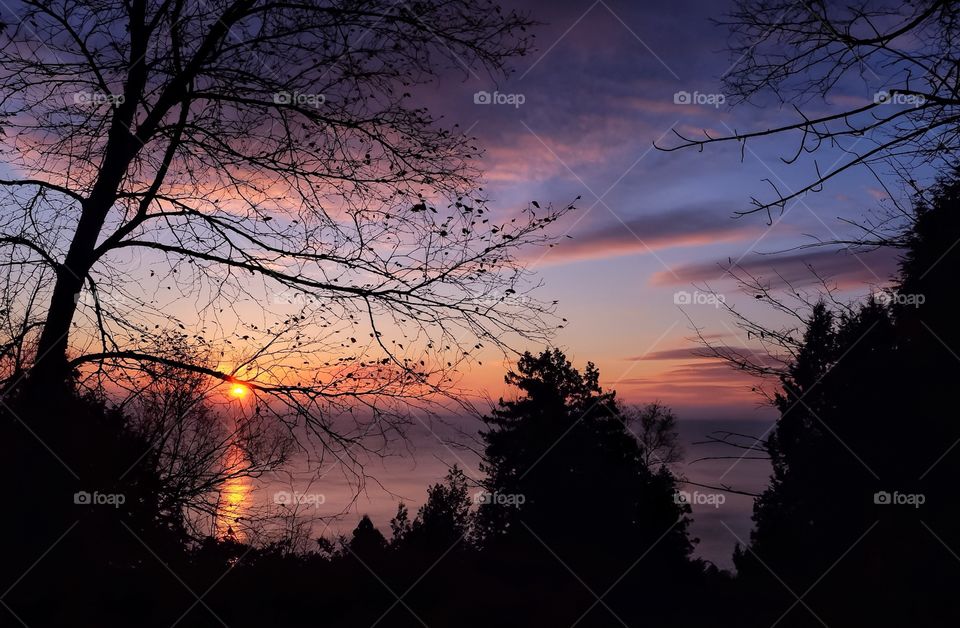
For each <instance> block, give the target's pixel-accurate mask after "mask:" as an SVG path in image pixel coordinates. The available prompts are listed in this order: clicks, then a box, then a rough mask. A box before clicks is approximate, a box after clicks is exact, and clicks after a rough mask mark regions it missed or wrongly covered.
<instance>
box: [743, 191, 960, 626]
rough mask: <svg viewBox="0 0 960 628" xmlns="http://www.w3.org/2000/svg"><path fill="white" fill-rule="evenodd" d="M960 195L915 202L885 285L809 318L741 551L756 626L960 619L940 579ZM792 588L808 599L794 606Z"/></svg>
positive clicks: (948, 557)
mask: <svg viewBox="0 0 960 628" xmlns="http://www.w3.org/2000/svg"><path fill="white" fill-rule="evenodd" d="M958 192H960V183H958V182H957V180H956V179H947V180H944V181H942V182H941V183H940V184H938V186H937V187H936V189H935V190H934V193H933V199H934V200H933V202H932V204H929V205H928V204H927V203H925V202H923V201H918V204H917V207H916V210H915V211H916V215H915V222H914V224H913V227H912V228H911V229H910V230H909V231H908V232H907V234H906V237H905V238H904V240H905V242H907V249H906V251H905V254H904V256H903V259H902V262H901V267H900V277H899V280H898V281H897V283H896V286H895V289H894V290H893V291H891V292H888V293H878V294H877V295H874V296H873V297H871V298H870V299H869V300H868V301H867V302H866V303H864V304H860V305H855V306H853V307H850V308H848V309H845V310H839V311H835V310H834V309H832V308H830V307H828V305H827V303H825V302H820V303H818V304H816V305H815V306H814V308H813V310H812V312H811V313H810V317H809V320H808V323H807V325H806V330H805V333H804V336H803V339H802V342H801V343H800V348H799V351H798V352H797V354H796V359H795V360H793V362H792V363H791V364H790V366H789V368H788V369H787V372H786V373H785V374H784V375H783V376H782V377H781V384H782V387H781V391H780V392H779V393H778V394H777V396H776V405H777V408H778V410H779V411H780V418H779V420H778V422H777V425H776V429H775V430H774V432H773V434H772V435H771V437H770V438H769V439H768V441H767V443H766V450H767V451H768V453H769V454H770V458H771V462H772V465H773V477H772V479H771V484H770V487H769V488H768V489H767V490H766V491H765V492H764V493H763V495H762V496H761V497H760V498H759V499H758V500H757V502H756V505H755V510H754V521H755V524H756V527H755V530H754V531H753V533H752V535H751V541H750V544H749V547H747V548H741V549H740V550H739V551H738V554H737V556H736V563H737V567H738V570H739V571H740V573H741V577H742V578H743V579H744V582H745V583H746V584H747V585H749V586H752V587H756V588H753V589H750V593H749V594H750V595H751V596H756V597H757V598H758V599H762V600H765V603H764V612H763V613H759V614H758V616H757V621H758V624H757V625H759V624H760V623H763V622H768V623H769V622H770V621H775V620H777V618H778V617H779V618H780V619H782V620H783V621H784V625H791V626H792V625H797V626H801V625H809V623H810V621H816V620H815V619H814V617H815V616H816V617H820V618H821V621H825V622H827V623H828V624H834V623H838V624H845V623H849V622H864V621H866V622H868V623H871V624H878V625H894V624H897V623H900V622H906V621H911V619H910V618H911V617H915V616H916V613H918V612H920V611H919V609H921V608H922V609H923V610H922V612H923V614H924V615H925V616H928V617H939V618H941V619H943V620H944V621H947V620H948V618H952V619H953V620H954V621H955V620H956V618H957V617H958V610H957V606H956V604H954V603H953V602H952V601H951V600H950V594H949V592H948V590H947V589H948V587H946V586H945V582H948V581H949V580H950V578H951V577H952V575H951V574H953V575H955V572H956V568H957V565H956V561H955V557H954V556H953V555H952V552H954V551H955V550H953V549H951V548H954V547H957V543H958V542H960V538H958V536H957V534H956V530H957V529H958V525H960V507H958V506H957V503H958V499H957V498H958V490H957V487H956V477H957V473H958V471H960V455H958V454H957V453H956V452H955V448H954V446H953V445H954V444H955V443H957V442H960V424H958V423H957V421H956V417H955V413H953V412H951V411H950V408H951V407H952V403H953V401H952V397H953V395H952V390H951V384H950V382H953V381H955V379H956V377H957V375H958V374H960V363H958V360H957V356H956V355H955V354H954V351H953V350H952V349H951V347H954V346H957V345H956V342H957V340H958V339H960V332H958V330H957V328H956V317H955V314H956V311H957V306H958V297H957V294H956V290H955V289H954V287H953V285H952V284H953V283H955V282H954V281H953V278H954V277H956V276H957V273H958V272H960V254H958V253H957V252H956V250H955V247H954V245H955V243H956V242H957V240H958V239H960V220H958V219H957V212H958V210H960V206H958V198H960V196H958ZM786 587H789V588H790V589H792V590H793V591H798V592H801V593H802V592H804V591H809V595H808V596H806V597H805V598H804V603H803V604H802V605H800V604H795V603H794V602H795V598H794V597H793V595H791V594H790V593H789V592H787V591H786ZM878 596H879V597H880V598H881V599H883V600H884V603H883V604H881V605H877V604H875V603H871V600H873V601H875V600H876V599H878Z"/></svg>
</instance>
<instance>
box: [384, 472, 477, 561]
mask: <svg viewBox="0 0 960 628" xmlns="http://www.w3.org/2000/svg"><path fill="white" fill-rule="evenodd" d="M470 506H471V501H470V495H469V493H468V492H467V478H466V476H465V475H464V474H463V471H462V470H461V469H460V468H459V467H457V466H456V465H454V467H453V468H452V469H450V471H449V472H448V473H447V476H446V478H444V481H443V482H441V483H437V484H434V485H432V486H431V487H429V488H428V489H427V501H426V502H425V503H424V504H423V506H421V507H420V510H419V511H417V518H416V519H414V521H413V524H412V525H411V526H410V531H409V534H408V535H407V537H406V538H407V542H408V543H410V544H412V545H413V546H414V547H416V548H417V549H418V550H419V551H425V552H430V553H438V552H439V553H443V552H446V551H448V550H451V549H453V548H454V547H455V546H457V545H460V544H461V543H463V544H464V546H466V545H469V543H470V539H469V538H468V537H469V535H470V530H471V518H472V517H471V512H470ZM398 514H399V513H398Z"/></svg>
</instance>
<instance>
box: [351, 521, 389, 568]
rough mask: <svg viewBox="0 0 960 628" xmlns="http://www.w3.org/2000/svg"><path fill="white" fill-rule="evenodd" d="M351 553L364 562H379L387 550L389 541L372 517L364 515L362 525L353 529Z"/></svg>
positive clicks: (359, 524)
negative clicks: (374, 523)
mask: <svg viewBox="0 0 960 628" xmlns="http://www.w3.org/2000/svg"><path fill="white" fill-rule="evenodd" d="M349 546H350V553H351V554H353V555H355V556H356V557H358V558H359V559H360V560H362V561H364V562H369V561H378V560H380V559H381V558H382V557H383V554H384V551H385V550H386V549H387V539H386V537H384V536H383V533H382V532H380V530H378V529H377V527H376V526H375V525H373V521H371V520H370V517H369V516H367V515H364V516H363V517H362V518H361V519H360V523H358V524H357V527H356V528H354V529H353V536H352V537H351V538H350V543H349Z"/></svg>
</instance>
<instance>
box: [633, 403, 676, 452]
mask: <svg viewBox="0 0 960 628" xmlns="http://www.w3.org/2000/svg"><path fill="white" fill-rule="evenodd" d="M624 415H625V419H626V422H627V426H628V427H629V429H630V431H631V432H632V433H633V434H634V435H635V436H636V437H637V440H638V441H639V442H640V448H641V450H642V451H643V464H644V465H646V466H647V468H648V469H655V468H658V467H659V466H660V465H669V464H674V463H676V462H680V461H681V460H683V447H682V445H681V444H680V435H679V434H678V433H677V416H676V415H675V414H674V413H673V410H671V409H670V408H668V407H667V406H665V405H663V404H662V403H660V402H659V401H654V402H652V403H648V404H646V405H644V406H639V407H638V406H631V407H628V408H626V409H625V410H624Z"/></svg>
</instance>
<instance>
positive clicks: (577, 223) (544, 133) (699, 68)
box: [327, 0, 896, 566]
mask: <svg viewBox="0 0 960 628" xmlns="http://www.w3.org/2000/svg"><path fill="white" fill-rule="evenodd" d="M522 4H526V5H528V7H527V8H528V9H529V11H530V12H531V14H532V15H533V16H534V17H535V18H536V19H539V20H540V21H541V22H544V24H543V25H542V26H541V27H540V28H539V29H538V30H537V31H536V35H537V42H538V50H537V51H536V52H535V53H534V54H533V55H531V56H529V57H527V58H526V59H525V60H521V62H520V63H519V64H517V65H516V66H515V67H516V72H515V73H514V74H513V75H512V76H511V77H510V78H509V79H507V80H506V81H499V82H498V81H494V80H492V79H491V78H490V77H488V76H482V75H477V74H475V73H474V72H472V71H468V70H463V71H462V72H460V73H457V72H453V73H451V74H450V75H449V76H448V77H447V78H446V80H444V81H442V82H440V83H439V84H437V85H434V86H432V87H430V88H427V89H424V90H421V91H420V92H418V93H417V94H416V96H417V98H419V99H420V100H421V101H422V102H423V103H424V104H425V105H426V106H428V107H429V108H430V109H431V111H432V112H434V113H436V114H442V115H443V116H444V118H443V122H445V123H447V124H449V125H452V124H458V125H459V126H460V127H461V128H464V129H468V130H469V132H470V133H471V134H473V135H475V136H476V137H477V138H478V139H479V141H480V144H481V145H482V146H483V147H484V148H485V149H486V154H485V158H484V162H483V169H484V171H485V181H486V185H485V190H486V192H487V193H488V195H489V196H490V197H491V207H492V208H493V209H494V211H501V212H511V211H515V210H516V209H517V208H518V207H522V206H525V205H526V204H527V203H528V202H529V201H531V200H537V201H538V202H539V203H541V204H546V203H553V204H555V205H562V204H566V203H569V202H571V201H572V200H573V199H574V198H576V197H577V196H580V197H581V198H580V200H579V201H577V202H576V206H577V207H578V208H579V210H578V211H577V212H575V213H574V214H573V215H572V216H569V217H568V218H567V219H565V221H564V223H563V224H561V225H558V232H559V233H561V234H565V235H569V236H571V238H566V237H565V238H563V241H562V243H561V244H560V246H558V247H555V248H550V249H544V250H539V251H538V250H534V251H528V253H527V261H528V262H529V264H530V266H531V267H532V268H534V269H536V270H537V272H538V275H537V276H538V278H539V279H542V280H543V283H544V286H543V288H542V289H541V290H540V291H539V292H538V295H539V296H540V298H541V299H544V300H548V301H550V300H557V301H558V302H559V314H560V315H561V316H563V317H565V318H567V319H568V323H567V324H566V325H565V327H564V329H562V330H560V331H559V332H558V333H557V335H556V337H555V339H554V344H555V345H556V346H559V347H560V348H562V349H564V350H565V351H566V353H567V355H568V357H569V358H570V359H571V360H572V361H573V362H574V364H575V365H576V366H578V367H581V368H582V367H583V366H584V365H585V363H586V362H587V361H588V360H589V361H593V362H595V363H596V364H597V365H598V366H599V368H600V371H601V376H602V383H603V385H604V386H605V387H607V388H612V389H615V390H617V392H618V394H619V395H620V396H621V397H622V398H624V399H625V400H626V401H628V402H646V401H653V400H661V401H663V402H665V403H666V404H668V405H670V406H671V407H673V408H674V409H675V410H676V411H677V413H678V415H679V417H680V419H681V424H682V426H683V428H682V430H681V431H682V433H683V437H684V440H685V442H686V443H687V458H688V461H689V460H693V459H695V458H698V457H702V456H708V455H729V454H730V451H729V450H726V451H718V450H717V449H716V448H712V449H711V448H704V447H702V446H691V445H690V443H692V442H694V441H697V440H702V438H703V437H704V436H705V435H706V433H707V432H709V431H710V430H711V429H714V428H716V429H734V428H736V429H739V430H740V431H744V432H749V433H754V434H756V435H762V434H763V433H764V432H766V430H767V429H768V427H769V426H770V425H771V421H772V419H773V417H774V416H775V413H774V412H773V410H772V408H770V407H769V406H766V405H764V404H763V400H762V399H761V398H760V397H759V396H758V395H757V394H756V393H754V392H751V390H750V388H751V386H753V385H755V384H756V381H755V380H753V379H751V378H749V377H747V376H745V375H742V374H740V373H738V372H736V371H733V370H731V369H730V368H729V367H728V366H727V365H725V364H723V363H721V362H719V361H718V360H713V359H707V358H702V357H698V356H697V355H696V354H695V352H697V351H698V349H699V348H700V344H699V343H698V342H697V341H696V339H695V337H694V336H695V333H694V329H693V325H696V326H698V327H700V328H701V331H702V333H703V334H704V336H706V337H707V338H709V339H710V341H711V342H712V343H715V344H719V345H727V346H731V347H736V348H738V349H742V350H744V351H750V350H751V349H754V348H756V345H755V342H754V341H752V340H750V339H747V338H746V337H744V335H743V334H742V333H741V332H740V331H739V330H738V329H737V328H736V326H735V325H734V321H733V320H732V317H731V316H730V315H729V314H727V313H725V312H724V311H723V310H721V309H719V308H717V307H716V306H715V305H713V304H710V303H699V304H698V303H691V304H689V305H682V306H681V305H678V304H677V303H675V295H676V293H678V292H680V291H685V292H687V293H690V294H696V293H697V291H700V292H701V293H705V291H706V290H708V289H712V290H715V291H717V292H719V293H720V294H722V295H723V297H724V298H725V299H726V301H727V302H728V303H730V304H732V305H734V306H735V307H737V308H738V309H739V310H741V311H742V312H744V313H746V314H748V315H749V316H751V317H753V318H755V319H758V320H764V321H768V322H769V323H771V324H776V323H777V322H778V319H777V317H776V316H774V315H773V313H771V312H770V311H769V309H768V308H767V307H766V306H761V305H758V303H757V302H756V300H755V299H754V295H752V294H743V293H741V292H739V291H738V290H737V289H736V283H735V282H734V281H733V280H732V278H731V277H730V276H729V275H728V274H726V273H725V271H724V267H726V266H729V264H730V262H731V261H733V262H735V263H737V264H738V265H739V266H740V267H742V268H743V269H745V270H748V271H749V272H751V273H752V274H754V275H756V276H759V277H763V278H765V279H767V280H769V281H770V282H771V284H772V285H774V286H782V281H781V279H780V278H782V279H786V280H787V281H790V282H791V284H792V285H793V286H794V287H796V288H800V289H801V290H802V289H804V288H808V289H811V290H814V289H815V288H816V287H817V286H816V285H815V283H816V281H817V280H816V277H815V276H814V275H813V274H811V273H810V271H809V270H808V268H807V265H808V264H810V265H813V266H814V267H815V268H816V269H817V272H818V273H819V274H820V275H822V276H824V277H827V278H829V284H830V285H832V286H836V287H838V288H839V292H838V294H839V295H840V296H843V297H849V298H857V297H862V296H865V295H867V294H869V293H871V292H872V291H873V290H874V289H875V288H876V287H879V286H883V285H887V284H888V283H889V279H890V277H891V274H892V273H893V271H894V270H895V265H896V259H895V257H894V256H893V255H892V254H891V253H890V251H889V250H884V251H880V252H876V253H859V254H857V255H852V254H847V253H844V252H838V250H837V249H836V247H820V248H797V247H802V246H804V245H810V244H812V243H815V242H817V241H818V240H823V241H826V240H831V239H842V238H844V237H848V236H851V235H853V234H856V233H858V232H857V230H855V229H854V228H852V227H851V226H850V225H849V224H848V223H846V222H844V219H845V218H847V219H858V218H862V216H863V215H864V214H865V213H868V212H870V211H874V210H882V208H883V207H884V201H885V199H886V198H887V194H886V192H885V191H884V190H883V189H882V187H881V186H880V185H879V183H878V182H877V181H876V179H875V178H874V177H873V176H872V175H871V174H870V173H869V172H867V171H863V170H855V171H850V172H847V173H843V174H841V175H840V176H838V177H837V178H836V179H834V180H832V181H831V183H830V184H829V185H828V186H827V187H826V188H825V189H824V190H823V191H821V192H820V193H817V194H810V195H807V196H806V197H805V198H802V199H799V200H798V201H793V202H790V203H788V204H787V206H786V208H785V211H784V212H783V213H782V214H777V213H774V214H773V215H772V224H769V223H768V220H767V216H766V214H754V215H750V216H746V217H743V218H739V219H735V218H734V217H733V215H734V213H735V212H737V211H739V210H743V209H746V208H748V207H749V204H750V199H751V197H758V198H761V199H766V200H769V199H770V198H771V194H772V189H771V186H770V183H768V182H766V181H765V180H770V181H772V182H774V183H775V184H776V186H777V187H778V188H779V189H780V190H782V191H784V193H786V192H789V191H791V190H794V189H797V188H799V187H801V186H802V185H803V184H805V183H808V182H809V181H810V178H811V177H812V176H813V175H814V173H815V165H814V162H813V161H812V160H811V159H804V158H801V159H799V160H798V161H797V162H796V163H794V164H792V165H787V164H785V163H783V162H782V161H781V157H790V156H792V155H793V153H794V152H795V151H796V141H798V140H799V136H781V137H774V138H769V139H766V140H763V141H757V142H753V143H751V144H749V145H748V146H747V147H746V150H745V153H744V159H743V160H742V161H741V159H740V152H739V147H737V146H735V145H720V146H713V147H709V148H707V149H706V150H705V151H703V152H700V153H698V152H697V151H695V150H686V151H680V152H671V153H667V152H661V151H658V150H656V149H654V147H653V144H654V142H657V144H658V145H664V146H667V145H670V144H671V143H675V142H676V138H675V137H674V136H673V134H672V132H671V130H672V129H676V130H677V131H679V132H681V133H682V134H684V135H686V136H698V135H699V134H701V133H702V130H703V129H707V130H708V132H709V133H710V134H711V135H722V134H726V133H730V132H732V131H733V130H734V129H737V130H746V129H749V130H757V129H765V128H769V127H773V126H776V125H779V124H783V123H790V122H795V121H796V120H797V114H796V113H795V112H794V110H793V108H792V106H791V103H786V104H783V105H781V104H780V103H778V102H777V101H775V100H773V99H771V98H769V97H765V99H761V100H760V101H758V102H757V103H754V104H743V105H740V106H738V107H734V108H731V107H730V106H729V105H730V102H725V103H724V104H722V105H720V106H714V105H713V104H709V102H716V101H717V100H720V99H718V98H717V97H716V95H717V94H721V93H722V85H721V78H722V77H723V76H724V74H725V73H727V72H729V71H730V70H731V68H732V66H733V64H734V63H735V61H736V59H733V58H731V57H730V56H729V54H728V53H727V52H726V51H725V50H724V47H725V45H726V43H727V30H726V28H725V27H723V26H718V25H715V24H713V23H711V21H710V20H711V19H718V18H719V17H720V16H721V15H722V14H723V12H724V11H726V10H727V9H728V8H729V7H728V6H727V4H726V3H724V2H714V1H701V2H694V1H689V0H683V1H681V2H673V3H633V2H615V1H610V2H604V1H602V0H601V1H597V2H594V3H590V2H571V1H561V2H552V3H549V4H546V3H539V2H528V3H522ZM882 87H883V82H882V79H880V77H879V76H877V75H873V74H868V75H866V76H865V79H864V82H863V83H858V84H853V85H849V86H846V87H845V88H844V90H843V93H844V96H843V97H842V102H834V103H824V102H823V101H822V100H820V99H818V98H811V99H810V100H809V101H807V102H804V103H799V102H798V103H796V104H798V105H800V104H802V105H803V107H802V108H803V111H804V112H805V113H806V114H807V115H808V116H812V115H814V114H817V113H823V112H828V111H831V110H833V109H839V108H840V107H849V106H851V105H856V104H861V103H862V104H866V103H867V102H870V101H872V99H873V95H874V93H875V92H876V91H877V90H878V89H881V88H882ZM481 91H482V92H487V93H489V94H490V100H494V101H498V102H491V103H482V102H481V103H477V102H475V99H477V98H480V99H481V100H483V98H484V96H481V97H477V93H478V92H481ZM681 91H683V92H688V93H690V94H691V95H693V94H696V93H699V94H701V95H702V96H701V100H704V101H706V102H705V104H700V105H698V104H678V103H675V94H677V93H678V92H681ZM494 92H497V93H499V96H496V95H494ZM691 98H697V97H696V96H691ZM816 156H817V160H818V161H817V164H818V165H819V168H820V170H821V172H824V173H826V172H829V171H832V170H833V169H835V168H837V167H839V166H840V165H842V164H843V163H844V160H843V153H842V152H841V151H838V150H831V149H830V148H829V147H823V148H821V149H820V150H819V151H818V152H817V155H816ZM528 348H530V349H531V350H536V349H539V348H540V347H535V346H530V347H528ZM489 358H493V359H489ZM510 364H511V362H510V361H509V360H503V359H500V356H498V355H496V354H492V353H489V354H488V356H487V358H486V359H485V361H484V365H483V366H475V367H473V368H471V369H470V370H469V371H467V372H465V373H464V374H463V380H462V382H461V384H462V385H463V386H464V387H466V388H467V389H468V390H470V391H472V392H473V393H474V394H475V395H476V396H477V397H478V398H480V399H492V400H495V399H496V398H497V397H499V396H500V395H510V394H511V391H509V390H507V389H506V388H505V386H504V384H503V374H504V372H505V369H506V368H508V367H509V366H510ZM419 427H420V426H418V429H417V430H415V438H414V441H415V444H416V445H417V454H416V456H415V457H414V458H413V459H403V458H399V459H394V460H390V461H387V462H386V463H385V466H384V473H382V474H381V475H380V477H382V478H385V481H386V486H387V487H388V488H389V489H390V490H391V491H394V492H395V494H399V495H401V496H402V497H403V498H406V499H409V500H411V501H412V502H413V503H414V504H416V503H417V502H418V501H419V500H422V499H423V495H424V492H425V491H424V487H425V485H426V484H429V483H431V482H434V481H436V480H437V479H438V477H439V475H442V473H443V471H444V465H445V464H446V465H449V464H453V463H459V464H461V466H466V468H467V471H468V475H471V476H476V477H479V475H480V474H479V472H478V471H477V469H476V460H475V458H473V457H472V456H470V455H468V454H465V453H464V452H462V451H457V452H455V451H454V450H452V449H451V448H448V447H446V446H444V445H443V444H442V443H441V442H440V441H441V440H442V439H443V438H445V437H446V435H442V436H441V437H438V436H437V435H436V434H431V433H429V431H428V430H427V429H425V428H424V429H419ZM436 431H438V432H439V430H436ZM679 471H680V472H681V473H683V474H684V475H685V476H686V477H687V478H689V479H693V480H696V481H701V482H717V481H720V482H723V483H728V484H733V485H736V486H737V488H741V489H745V490H760V489H762V487H763V486H765V484H766V481H767V478H768V474H769V467H767V465H766V464H765V463H759V462H750V461H745V462H742V463H741V462H735V461H729V460H728V461H712V462H709V463H702V462H701V463H697V464H686V465H682V468H680V469H679ZM327 480H329V481H333V478H332V477H331V476H327ZM327 488H328V489H329V488H330V487H329V486H328V487H327ZM368 491H369V492H368V493H367V494H365V495H363V496H361V497H360V499H359V500H358V502H357V503H356V504H354V505H353V506H352V507H351V509H352V510H353V511H354V512H355V513H356V514H357V515H359V514H361V513H363V512H368V513H370V514H371V515H372V516H373V517H374V520H375V521H376V522H377V523H378V525H386V522H387V520H388V519H389V516H390V515H391V514H392V512H393V511H394V509H395V503H396V496H389V495H387V494H386V492H384V491H382V490H381V489H380V488H379V487H374V486H369V487H368ZM334 492H336V493H337V494H338V495H343V496H347V495H351V496H352V492H351V490H350V489H349V488H346V487H343V488H342V489H337V490H336V491H333V490H328V497H330V496H331V495H332V494H333V493H334ZM335 503H337V498H336V497H333V499H331V500H328V503H327V507H333V506H334V504H335ZM341 505H343V504H341ZM751 505H752V500H751V499H750V498H748V497H743V496H736V495H733V496H731V499H730V501H729V502H728V503H727V504H726V505H725V506H724V508H722V509H714V508H709V507H708V508H702V507H695V509H694V514H695V519H696V523H695V525H694V528H693V532H694V533H695V534H696V535H698V536H699V537H700V538H701V539H702V541H701V544H700V547H699V549H698V554H699V555H701V556H705V557H707V558H709V559H711V560H714V561H715V562H717V563H718V564H722V565H724V566H729V565H730V554H731V552H732V548H733V546H734V544H735V542H736V540H737V539H736V538H734V537H733V536H731V534H730V533H729V532H728V531H726V530H725V529H723V528H722V527H721V526H720V525H719V523H718V520H719V519H723V520H724V522H725V523H726V524H727V525H729V526H730V528H731V529H733V530H734V531H735V532H736V534H737V535H739V536H740V538H742V539H743V538H746V537H747V535H748V534H749V530H750V527H751V523H750V520H749V517H750V512H751ZM353 521H355V519H353Z"/></svg>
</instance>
